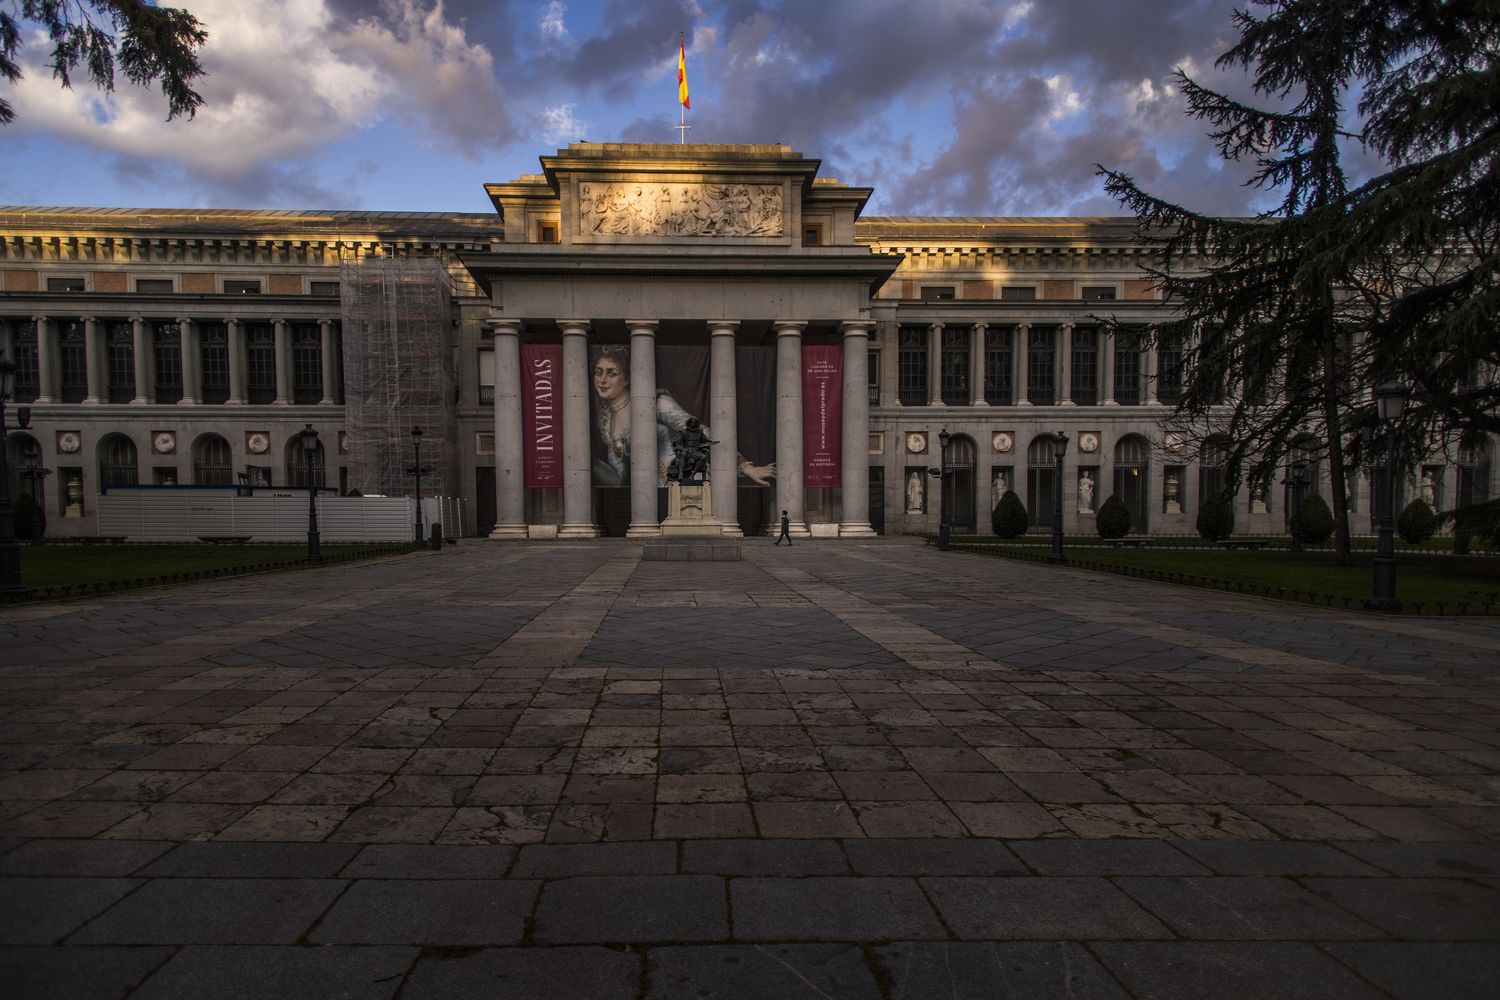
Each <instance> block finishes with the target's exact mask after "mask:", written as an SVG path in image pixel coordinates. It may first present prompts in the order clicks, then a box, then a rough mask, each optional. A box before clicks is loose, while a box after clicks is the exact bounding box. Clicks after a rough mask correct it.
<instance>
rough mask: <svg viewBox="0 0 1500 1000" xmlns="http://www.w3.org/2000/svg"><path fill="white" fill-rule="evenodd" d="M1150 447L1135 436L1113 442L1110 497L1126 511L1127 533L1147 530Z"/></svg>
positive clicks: (1149, 493)
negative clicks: (1115, 499) (1113, 496)
mask: <svg viewBox="0 0 1500 1000" xmlns="http://www.w3.org/2000/svg"><path fill="white" fill-rule="evenodd" d="M1150 473H1151V444H1150V442H1148V441H1147V440H1146V439H1145V438H1143V437H1141V436H1140V435H1139V434H1127V435H1125V436H1124V437H1122V438H1120V440H1119V441H1117V442H1115V469H1114V490H1115V492H1114V495H1115V496H1117V497H1119V498H1120V501H1121V502H1122V503H1123V504H1125V509H1126V510H1128V511H1130V530H1131V531H1138V532H1145V531H1147V530H1148V529H1149V528H1150V522H1149V521H1148V520H1147V512H1148V511H1149V510H1150V506H1149V504H1148V501H1149V499H1150V496H1151V491H1150V483H1151V475H1150Z"/></svg>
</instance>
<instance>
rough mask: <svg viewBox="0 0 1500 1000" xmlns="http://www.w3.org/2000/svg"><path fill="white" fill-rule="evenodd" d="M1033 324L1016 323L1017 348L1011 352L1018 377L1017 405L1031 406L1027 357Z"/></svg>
mask: <svg viewBox="0 0 1500 1000" xmlns="http://www.w3.org/2000/svg"><path fill="white" fill-rule="evenodd" d="M1030 344H1031V324H1030V323H1017V324H1016V349H1015V350H1014V351H1012V352H1011V357H1012V362H1011V363H1012V364H1013V365H1014V367H1015V371H1016V378H1015V385H1016V405H1017V406H1030V405H1031V399H1030V398H1029V393H1028V391H1027V388H1026V369H1027V364H1026V359H1027V357H1028V355H1029V354H1030Z"/></svg>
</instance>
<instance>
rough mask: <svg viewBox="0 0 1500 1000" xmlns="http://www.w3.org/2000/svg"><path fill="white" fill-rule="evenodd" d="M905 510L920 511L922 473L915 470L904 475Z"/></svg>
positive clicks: (910, 512)
mask: <svg viewBox="0 0 1500 1000" xmlns="http://www.w3.org/2000/svg"><path fill="white" fill-rule="evenodd" d="M906 512H907V513H908V514H920V513H922V474H921V473H920V472H917V471H915V470H913V471H912V474H911V475H910V476H907V477H906Z"/></svg>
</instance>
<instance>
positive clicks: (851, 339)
mask: <svg viewBox="0 0 1500 1000" xmlns="http://www.w3.org/2000/svg"><path fill="white" fill-rule="evenodd" d="M873 326H874V324H873V323H871V322H870V321H868V320H848V321H846V322H844V323H843V324H841V330H842V332H843V334H844V426H843V435H844V436H843V456H842V465H843V471H842V473H841V475H840V479H839V481H840V484H841V488H842V494H841V495H842V497H843V510H842V511H840V512H839V537H841V538H874V537H875V531H874V529H872V528H871V527H870V396H869V386H868V382H869V372H868V371H867V368H868V366H869V363H870V329H871V327H873Z"/></svg>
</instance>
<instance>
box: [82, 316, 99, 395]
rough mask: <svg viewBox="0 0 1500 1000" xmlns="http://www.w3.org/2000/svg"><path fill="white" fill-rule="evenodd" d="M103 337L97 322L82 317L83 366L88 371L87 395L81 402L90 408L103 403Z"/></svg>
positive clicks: (91, 317) (93, 319) (89, 317)
mask: <svg viewBox="0 0 1500 1000" xmlns="http://www.w3.org/2000/svg"><path fill="white" fill-rule="evenodd" d="M103 337H104V331H103V330H101V329H99V320H98V319H96V318H95V317H93V316H85V317H83V364H84V367H85V368H87V369H88V372H87V376H88V380H89V391H88V395H87V396H84V397H83V401H84V402H85V403H87V404H89V405H91V406H92V405H97V404H99V403H102V402H104V351H103V350H102V348H103V346H104V345H103V342H102V338H103Z"/></svg>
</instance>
